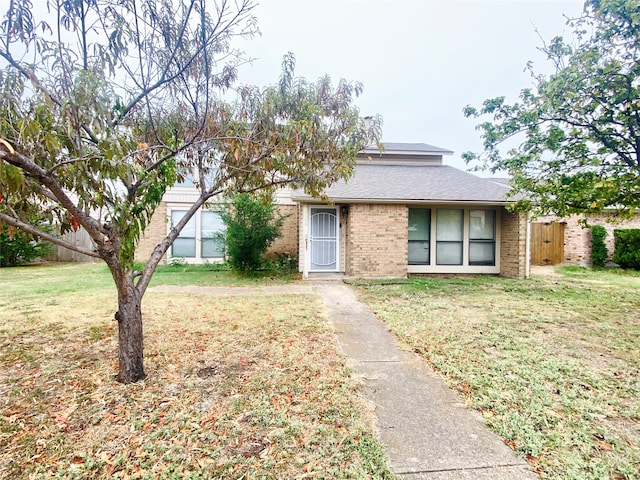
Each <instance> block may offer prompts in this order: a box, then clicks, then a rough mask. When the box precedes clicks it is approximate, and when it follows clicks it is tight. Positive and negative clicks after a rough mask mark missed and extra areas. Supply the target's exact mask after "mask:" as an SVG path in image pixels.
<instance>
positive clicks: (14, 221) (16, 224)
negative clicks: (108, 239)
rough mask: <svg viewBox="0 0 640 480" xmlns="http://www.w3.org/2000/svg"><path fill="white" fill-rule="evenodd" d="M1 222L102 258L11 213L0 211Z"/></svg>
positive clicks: (70, 248) (68, 247) (78, 251)
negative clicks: (10, 214)
mask: <svg viewBox="0 0 640 480" xmlns="http://www.w3.org/2000/svg"><path fill="white" fill-rule="evenodd" d="M0 222H4V223H7V224H9V225H13V226H14V227H17V228H19V229H20V230H23V231H25V232H27V233H30V234H31V235H35V236H36V237H40V238H43V239H44V240H46V241H47V242H50V243H53V244H55V245H60V246H61V247H64V248H67V249H69V250H73V251H74V252H77V253H82V254H84V255H88V256H90V257H93V258H101V257H100V255H99V254H98V253H97V252H95V251H93V250H87V249H86V248H82V247H79V246H77V245H75V244H73V243H69V242H66V241H65V240H63V239H61V238H58V237H56V236H54V235H51V234H49V233H46V232H43V231H42V230H40V229H38V228H36V227H34V226H33V225H30V224H28V223H24V222H23V221H21V220H18V219H17V218H14V217H11V216H9V215H6V214H4V213H0Z"/></svg>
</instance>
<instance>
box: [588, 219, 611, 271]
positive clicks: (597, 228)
mask: <svg viewBox="0 0 640 480" xmlns="http://www.w3.org/2000/svg"><path fill="white" fill-rule="evenodd" d="M606 236H607V231H606V230H605V228H604V227H603V226H601V225H594V226H593V227H591V266H592V267H593V268H604V266H605V262H606V261H607V257H608V256H609V251H608V250H607V246H606V245H605V243H604V239H605V238H606Z"/></svg>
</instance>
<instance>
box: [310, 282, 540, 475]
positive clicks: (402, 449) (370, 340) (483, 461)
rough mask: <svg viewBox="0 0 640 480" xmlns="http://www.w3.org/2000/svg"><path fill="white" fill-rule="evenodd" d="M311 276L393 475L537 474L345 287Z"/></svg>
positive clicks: (339, 283)
mask: <svg viewBox="0 0 640 480" xmlns="http://www.w3.org/2000/svg"><path fill="white" fill-rule="evenodd" d="M314 283H315V286H316V288H317V292H318V293H319V294H320V295H321V296H322V298H323V300H324V304H325V306H326V308H327V311H328V313H329V316H330V318H331V320H332V322H333V324H334V326H335V329H336V335H337V339H338V343H339V346H340V348H341V349H342V352H343V353H344V355H345V356H346V357H347V359H348V362H349V364H350V365H351V366H352V367H353V368H354V370H355V372H356V374H359V375H362V376H363V378H364V379H365V384H366V388H365V391H364V392H363V394H364V396H365V398H366V399H367V400H369V401H370V402H372V403H373V404H374V406H375V413H376V415H377V418H378V429H379V432H380V438H381V440H382V442H383V444H385V445H386V448H387V456H388V459H389V465H390V467H391V469H392V471H393V472H394V473H395V474H396V475H397V476H398V477H400V478H406V479H411V480H418V479H424V480H445V479H446V480H449V479H461V480H466V479H478V480H485V479H496V480H497V479H500V480H505V479H509V480H534V479H538V476H537V475H536V474H534V473H533V472H531V471H530V470H529V469H528V467H527V463H526V462H525V461H524V460H522V459H520V458H518V457H516V455H515V454H514V452H513V451H512V450H511V449H509V447H507V446H506V445H505V444H504V443H502V441H501V440H500V439H499V438H498V437H497V436H496V435H494V434H493V433H491V432H490V431H489V430H488V429H487V428H486V427H485V426H484V424H483V423H482V419H481V417H480V416H479V415H477V414H475V413H473V412H471V411H470V410H467V409H466V408H464V406H463V405H462V404H461V403H460V400H459V399H458V397H457V395H456V394H455V393H454V392H452V391H451V390H450V389H449V388H447V387H446V385H445V384H444V382H443V380H442V379H441V378H440V377H438V376H437V375H436V374H435V373H434V372H433V371H432V370H431V369H430V368H429V367H428V366H427V365H426V364H425V363H424V361H422V360H421V359H419V358H418V357H417V356H416V355H414V354H413V353H410V352H407V351H405V350H402V349H401V348H400V346H399V344H398V342H397V340H396V338H395V337H394V336H393V334H391V333H390V332H389V331H388V329H387V327H386V326H385V325H384V324H383V323H382V322H380V321H379V320H378V319H377V318H376V316H375V315H374V314H373V313H372V312H371V310H369V308H367V307H366V306H364V305H363V304H361V303H360V302H358V300H357V299H356V297H355V295H354V293H353V292H352V291H351V290H350V288H349V287H347V286H346V285H345V284H343V283H342V282H336V281H333V282H314Z"/></svg>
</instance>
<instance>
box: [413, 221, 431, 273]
mask: <svg viewBox="0 0 640 480" xmlns="http://www.w3.org/2000/svg"><path fill="white" fill-rule="evenodd" d="M430 243H431V209H430V208H410V209H409V265H429V264H430V263H431V245H430Z"/></svg>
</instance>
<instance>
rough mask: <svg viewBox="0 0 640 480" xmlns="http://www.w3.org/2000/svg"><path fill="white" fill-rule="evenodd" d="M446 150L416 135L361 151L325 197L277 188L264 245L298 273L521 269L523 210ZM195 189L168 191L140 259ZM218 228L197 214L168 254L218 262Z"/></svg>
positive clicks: (210, 216) (208, 215)
mask: <svg viewBox="0 0 640 480" xmlns="http://www.w3.org/2000/svg"><path fill="white" fill-rule="evenodd" d="M451 153H452V152H451V151H449V150H445V149H442V148H438V147H434V146H432V145H427V144H423V143H385V144H384V153H380V152H379V151H378V150H377V149H376V148H370V149H365V150H363V151H362V152H361V153H360V155H359V156H358V159H357V165H356V169H355V172H354V175H353V177H352V178H351V179H350V180H349V181H348V182H338V183H337V184H335V185H333V186H332V187H330V188H329V189H327V191H326V194H327V196H328V198H329V199H330V203H322V202H320V201H319V200H317V199H314V198H312V197H310V196H308V195H306V194H304V193H303V192H300V191H291V190H287V189H284V190H281V191H280V192H279V193H278V196H277V198H276V203H277V204H278V205H279V208H280V211H281V212H282V213H284V214H286V215H288V217H287V219H286V220H285V224H284V227H283V235H282V237H281V238H280V239H279V240H278V241H276V243H274V244H273V245H272V246H271V248H270V253H271V254H272V255H276V254H284V255H293V256H295V254H296V253H297V255H298V259H299V269H300V271H301V272H302V273H303V276H305V277H307V276H313V275H315V274H318V273H327V272H335V273H339V274H345V275H350V276H356V277H404V276H406V275H407V274H431V273H434V274H436V273H437V274H441V273H451V274H453V273H456V274H461V273H462V274H463V273H477V274H499V275H503V276H508V277H516V278H525V277H528V275H529V264H528V261H529V257H528V250H529V243H528V242H529V237H528V231H529V230H528V219H527V215H526V214H516V213H510V212H508V211H507V210H506V209H505V206H506V204H507V201H506V199H505V194H506V193H507V191H508V190H509V187H508V185H506V184H504V183H503V182H500V181H495V180H490V179H485V178H480V177H477V176H475V175H472V174H470V173H467V172H464V171H461V170H458V169H455V168H453V167H450V166H446V165H443V156H444V155H450V154H451ZM195 195H196V193H195V191H194V190H193V188H192V187H189V186H184V187H175V188H172V189H171V190H170V191H169V192H167V194H166V195H165V197H164V202H163V203H162V205H161V206H160V207H159V208H158V210H157V211H156V213H155V215H154V217H153V219H152V221H151V223H150V225H149V226H148V228H147V230H146V232H145V236H144V238H143V240H142V242H141V244H140V248H139V249H138V254H139V255H138V256H139V257H140V258H141V259H142V258H145V257H148V255H149V253H150V252H151V250H152V249H153V247H154V246H155V245H156V244H157V243H158V242H159V241H160V240H161V239H162V238H163V237H164V236H165V235H166V233H167V231H168V228H170V224H171V221H174V222H175V221H176V220H177V219H178V218H179V217H180V216H181V215H182V214H184V210H186V208H187V206H188V205H189V203H190V202H192V200H193V197H194V196H195ZM213 210H215V209H213ZM221 228H222V225H221V223H220V222H219V217H217V214H216V213H215V211H207V210H202V211H200V212H198V214H197V215H196V216H195V217H194V219H193V220H192V222H190V224H189V228H185V230H184V231H183V232H182V233H181V234H180V237H179V238H178V240H177V241H176V242H175V243H174V245H173V246H172V248H171V249H170V251H169V252H168V254H167V260H168V261H171V260H172V259H174V258H180V259H182V258H184V259H185V261H188V262H192V263H202V262H205V261H209V262H215V261H222V251H221V249H220V248H219V247H218V246H217V245H214V244H212V243H211V240H209V238H210V237H211V235H212V234H213V233H214V232H215V231H217V230H220V229H221Z"/></svg>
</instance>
